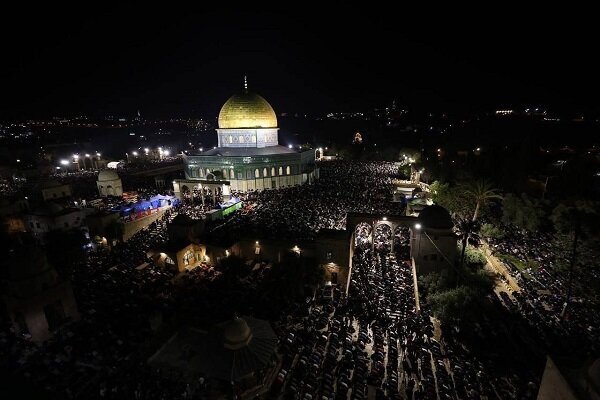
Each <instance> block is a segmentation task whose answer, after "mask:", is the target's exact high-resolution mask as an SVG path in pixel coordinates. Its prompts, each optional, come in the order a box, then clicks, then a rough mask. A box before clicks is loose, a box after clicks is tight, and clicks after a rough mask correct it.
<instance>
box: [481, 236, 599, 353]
mask: <svg viewBox="0 0 600 400" xmlns="http://www.w3.org/2000/svg"><path fill="white" fill-rule="evenodd" d="M557 240H562V241H567V243H568V242H570V241H571V240H572V239H571V238H564V237H563V238H560V239H558V238H554V237H553V236H552V235H551V234H548V233H542V232H529V231H525V230H521V229H518V228H516V227H511V226H506V227H504V235H503V236H502V237H501V238H489V239H488V242H489V244H490V248H491V249H492V251H493V253H494V254H496V255H498V256H499V257H501V258H502V259H503V261H504V264H505V265H506V266H507V268H508V270H509V272H510V273H511V275H513V276H514V277H515V278H516V280H517V282H518V284H519V288H520V290H518V291H515V292H513V293H511V296H506V297H505V298H504V304H505V305H506V306H507V307H508V308H509V309H511V311H513V312H515V313H516V314H517V315H520V316H522V317H523V320H524V321H526V322H527V323H528V324H529V326H530V327H531V328H533V332H535V337H536V338H537V339H538V340H539V342H540V344H542V346H543V348H544V349H551V351H552V354H554V355H559V356H569V355H570V356H575V357H576V358H579V359H585V358H586V357H588V356H590V355H592V356H596V357H597V356H598V355H600V346H598V343H600V313H599V311H600V302H599V301H598V299H597V297H594V296H587V295H583V293H582V291H581V290H582V288H584V287H586V286H589V285H590V280H591V281H594V280H596V279H600V271H598V270H597V269H594V268H584V267H583V266H582V265H581V263H579V264H578V265H576V266H575V268H576V269H577V270H576V271H574V273H573V280H572V289H571V291H572V296H571V299H570V302H569V304H568V306H567V304H566V301H567V296H568V293H569V282H570V274H569V267H570V261H571V260H570V257H571V253H570V250H571V249H570V246H564V245H562V246H560V245H558V243H557ZM507 254H508V255H509V256H512V257H506V256H505V255H507ZM514 260H516V261H514ZM588 261H589V260H586V262H588ZM516 263H518V264H519V265H516Z"/></svg>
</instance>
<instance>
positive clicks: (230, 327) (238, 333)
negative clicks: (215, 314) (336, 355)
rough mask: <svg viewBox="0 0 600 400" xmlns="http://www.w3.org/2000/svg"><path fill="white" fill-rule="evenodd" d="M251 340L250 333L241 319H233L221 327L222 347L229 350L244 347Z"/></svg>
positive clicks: (246, 324) (244, 321)
mask: <svg viewBox="0 0 600 400" xmlns="http://www.w3.org/2000/svg"><path fill="white" fill-rule="evenodd" d="M250 339H252V331H251V330H250V327H249V326H248V323H247V322H246V320H244V319H243V318H239V317H235V318H233V319H232V320H231V321H228V322H226V323H225V324H224V325H223V346H225V348H226V349H229V350H238V349H241V348H242V347H245V346H246V345H247V344H248V343H249V342H250Z"/></svg>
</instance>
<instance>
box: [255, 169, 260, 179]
mask: <svg viewBox="0 0 600 400" xmlns="http://www.w3.org/2000/svg"><path fill="white" fill-rule="evenodd" d="M254 177H255V178H260V171H259V170H258V168H256V169H255V170H254Z"/></svg>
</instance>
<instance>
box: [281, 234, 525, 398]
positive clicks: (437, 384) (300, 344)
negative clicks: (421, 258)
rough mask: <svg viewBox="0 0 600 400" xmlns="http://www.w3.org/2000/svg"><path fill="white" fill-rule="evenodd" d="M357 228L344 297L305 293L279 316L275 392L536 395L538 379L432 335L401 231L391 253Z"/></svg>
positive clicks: (314, 395)
mask: <svg viewBox="0 0 600 400" xmlns="http://www.w3.org/2000/svg"><path fill="white" fill-rule="evenodd" d="M362 233H363V234H362V235H359V236H361V237H360V239H359V240H357V249H356V252H355V255H354V257H353V274H352V280H351V283H350V287H349V294H348V296H346V295H345V294H344V293H343V291H342V290H340V289H339V288H337V287H335V289H334V291H333V296H332V298H331V297H329V296H325V295H322V296H318V297H317V298H316V299H309V300H307V302H306V304H304V305H301V306H299V307H298V309H297V310H295V312H294V313H291V314H290V315H287V316H286V317H284V319H283V321H282V322H281V325H282V326H283V328H282V329H281V337H282V338H283V339H282V343H281V352H282V354H283V362H282V369H281V370H280V372H279V374H278V376H277V379H276V380H275V383H274V385H273V387H272V392H273V394H274V395H277V396H279V395H283V396H284V397H283V398H290V399H347V398H352V399H367V398H373V397H371V395H372V391H375V393H374V396H375V397H374V398H376V399H435V398H440V399H456V398H462V399H480V398H515V399H516V398H518V399H533V398H535V394H536V387H535V384H533V383H531V382H527V381H526V380H524V379H523V378H521V377H518V376H516V375H514V376H505V375H503V374H504V373H505V372H500V371H498V370H496V368H495V367H494V365H493V363H487V364H485V363H484V362H482V361H480V360H478V359H477V358H476V357H474V355H473V354H469V353H467V352H466V351H465V350H464V348H463V347H462V346H461V345H460V344H457V343H455V342H454V341H453V340H452V338H450V340H449V339H448V338H445V337H444V336H442V337H441V338H440V337H438V338H437V339H436V335H434V326H433V323H432V320H431V318H430V310H429V309H428V307H427V305H426V304H423V303H421V309H420V310H418V309H417V307H416V301H415V291H414V284H413V277H412V273H411V267H410V263H409V261H408V258H407V257H406V252H403V250H402V247H407V246H408V243H407V242H402V241H403V239H402V235H399V238H398V239H397V240H398V245H397V246H396V244H395V245H394V247H395V249H394V252H393V253H390V252H389V243H381V244H383V246H380V247H379V248H378V249H377V248H376V250H373V248H372V245H371V243H370V241H369V238H368V237H369V235H370V232H368V231H366V230H364V231H363V232H362ZM376 236H377V235H376ZM387 237H388V238H389V236H387ZM378 240H380V241H381V242H383V241H384V240H385V239H384V238H383V236H382V235H379V239H378ZM388 240H389V239H388ZM361 244H362V245H361ZM403 254H404V255H403ZM438 396H439V397H438Z"/></svg>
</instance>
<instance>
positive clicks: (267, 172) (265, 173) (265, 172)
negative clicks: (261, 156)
mask: <svg viewBox="0 0 600 400" xmlns="http://www.w3.org/2000/svg"><path fill="white" fill-rule="evenodd" d="M268 176H269V170H268V169H266V168H264V169H263V178H266V177H268Z"/></svg>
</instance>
